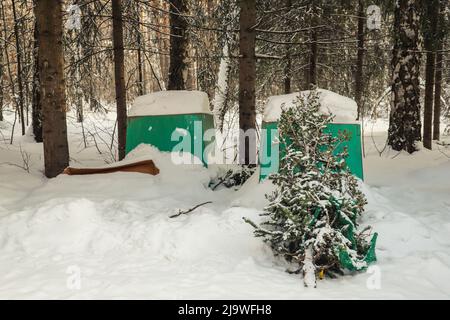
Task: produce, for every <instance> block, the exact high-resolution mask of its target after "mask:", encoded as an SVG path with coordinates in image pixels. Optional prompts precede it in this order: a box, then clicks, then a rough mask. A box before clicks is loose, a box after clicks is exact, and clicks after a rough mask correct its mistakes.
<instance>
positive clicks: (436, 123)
mask: <svg viewBox="0 0 450 320" xmlns="http://www.w3.org/2000/svg"><path fill="white" fill-rule="evenodd" d="M445 5H446V3H445V1H444V0H441V1H440V8H439V18H438V22H437V23H438V25H437V28H438V29H437V42H438V44H437V47H436V50H437V53H436V72H435V81H434V112H433V140H439V139H440V136H441V130H440V126H441V94H442V70H443V67H444V65H443V58H444V57H443V50H444V27H445V18H444V14H445Z"/></svg>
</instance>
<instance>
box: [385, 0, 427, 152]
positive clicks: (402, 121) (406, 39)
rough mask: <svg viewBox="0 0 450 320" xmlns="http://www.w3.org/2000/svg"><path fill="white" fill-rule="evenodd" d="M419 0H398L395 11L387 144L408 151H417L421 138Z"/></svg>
mask: <svg viewBox="0 0 450 320" xmlns="http://www.w3.org/2000/svg"><path fill="white" fill-rule="evenodd" d="M419 1H420V0H398V2H397V6H395V12H394V49H393V58H392V70H393V72H392V99H391V113H390V118H389V132H388V145H390V146H391V147H392V149H394V150H396V151H400V150H406V151H407V152H409V153H413V152H414V151H416V150H417V149H416V142H417V141H420V140H421V122H420V88H419V72H420V71H419V70H420V53H419V50H418V43H419Z"/></svg>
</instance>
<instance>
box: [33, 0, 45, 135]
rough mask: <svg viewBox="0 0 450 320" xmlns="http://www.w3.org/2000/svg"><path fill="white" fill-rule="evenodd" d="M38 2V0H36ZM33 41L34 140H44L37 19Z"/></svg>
mask: <svg viewBox="0 0 450 320" xmlns="http://www.w3.org/2000/svg"><path fill="white" fill-rule="evenodd" d="M35 2H36V1H35ZM33 40H34V42H33V60H34V61H33V62H34V63H33V89H32V99H31V100H32V101H31V113H32V114H31V118H32V120H31V121H32V126H33V134H34V140H35V141H36V142H42V141H43V139H42V104H41V85H40V81H39V54H38V50H39V34H38V26H37V21H36V22H35V25H34V39H33Z"/></svg>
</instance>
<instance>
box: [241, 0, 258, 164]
mask: <svg viewBox="0 0 450 320" xmlns="http://www.w3.org/2000/svg"><path fill="white" fill-rule="evenodd" d="M239 4H240V16H239V25H240V30H239V51H240V58H239V128H240V129H241V130H240V139H239V162H240V163H241V164H245V165H250V164H256V132H255V128H256V111H255V110H256V106H255V105H256V96H255V95H256V93H255V87H256V56H255V41H256V31H255V27H256V1H255V0H240V1H239Z"/></svg>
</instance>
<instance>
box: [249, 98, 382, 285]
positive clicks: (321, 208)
mask: <svg viewBox="0 0 450 320" xmlns="http://www.w3.org/2000/svg"><path fill="white" fill-rule="evenodd" d="M319 110H320V104H319V99H318V94H317V92H315V91H312V92H311V94H310V95H309V96H307V97H300V96H299V97H298V98H297V100H296V101H295V103H294V106H293V107H291V108H289V109H285V108H284V109H283V111H282V114H281V117H280V120H279V124H278V130H279V133H280V134H279V135H280V149H281V152H280V154H281V157H280V168H279V172H278V173H276V174H273V175H271V176H270V179H271V180H272V182H273V183H274V184H275V185H276V190H275V191H274V193H273V194H271V195H268V200H269V201H270V203H269V205H268V206H267V207H266V208H265V210H264V213H263V214H262V215H263V216H265V217H267V220H265V221H264V222H263V223H262V224H261V225H256V224H255V223H254V222H252V221H250V220H248V219H245V220H246V221H247V222H248V223H250V224H252V225H253V227H255V235H256V236H258V237H264V240H265V241H267V242H268V243H269V244H270V246H271V248H272V249H273V251H274V252H275V253H276V254H277V255H280V256H283V257H284V258H286V259H287V260H288V261H290V262H294V263H298V265H299V266H300V269H299V271H303V275H304V282H305V285H306V286H308V287H309V286H314V287H315V286H316V277H317V276H319V277H320V278H322V277H323V276H324V275H328V276H330V277H334V276H335V275H336V274H342V273H343V271H344V270H345V269H348V270H351V271H356V270H362V269H364V268H366V267H367V265H368V263H369V262H371V261H374V260H375V252H374V246H375V241H376V235H375V236H374V237H373V238H372V241H370V242H369V241H367V240H366V238H367V237H368V236H369V234H368V233H367V232H366V231H368V230H369V229H368V228H366V229H365V230H363V232H361V233H357V232H356V227H357V220H358V217H359V216H360V215H361V214H362V213H363V211H364V205H365V204H366V199H365V196H364V194H363V193H362V192H361V191H360V189H359V186H358V181H357V179H356V178H355V177H354V176H353V175H352V174H351V173H350V171H349V170H348V169H347V167H346V163H345V158H346V156H347V150H346V149H345V148H344V149H343V150H342V151H340V152H338V151H337V148H336V147H337V146H338V145H339V143H342V142H343V141H344V140H345V139H348V136H346V134H345V132H344V133H342V135H341V137H339V138H334V137H332V136H331V135H330V134H327V133H326V126H327V124H328V123H330V122H331V121H332V119H333V116H332V115H324V114H321V113H320V112H319Z"/></svg>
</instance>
